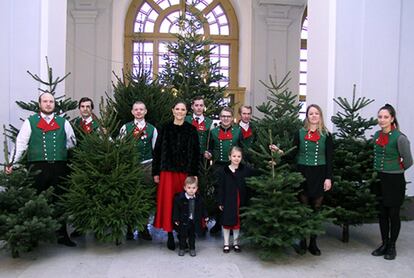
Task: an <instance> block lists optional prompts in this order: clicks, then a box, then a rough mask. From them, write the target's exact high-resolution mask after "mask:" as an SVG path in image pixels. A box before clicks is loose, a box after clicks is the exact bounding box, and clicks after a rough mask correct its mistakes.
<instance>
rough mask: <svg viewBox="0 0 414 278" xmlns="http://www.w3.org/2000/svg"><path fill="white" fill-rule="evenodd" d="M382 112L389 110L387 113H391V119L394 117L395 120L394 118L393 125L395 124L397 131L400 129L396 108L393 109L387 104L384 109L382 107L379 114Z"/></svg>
mask: <svg viewBox="0 0 414 278" xmlns="http://www.w3.org/2000/svg"><path fill="white" fill-rule="evenodd" d="M381 110H387V111H388V113H390V115H391V117H393V118H394V122H392V123H391V124H394V127H395V128H396V129H399V128H400V125H399V124H398V121H397V112H395V109H394V107H393V106H392V105H391V104H388V103H386V104H385V105H384V106H383V107H381V108H380V109H379V110H378V113H379V111H381Z"/></svg>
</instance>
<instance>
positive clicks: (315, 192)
mask: <svg viewBox="0 0 414 278" xmlns="http://www.w3.org/2000/svg"><path fill="white" fill-rule="evenodd" d="M297 169H298V171H299V172H300V173H301V174H302V175H303V177H304V178H305V181H304V182H302V184H301V189H302V190H303V191H302V192H303V194H304V195H305V196H307V197H309V198H319V197H322V196H323V193H324V190H323V184H324V183H325V179H326V166H325V165H318V166H306V165H301V164H298V165H297Z"/></svg>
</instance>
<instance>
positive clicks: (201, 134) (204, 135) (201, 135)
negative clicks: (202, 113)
mask: <svg viewBox="0 0 414 278" xmlns="http://www.w3.org/2000/svg"><path fill="white" fill-rule="evenodd" d="M185 121H186V122H187V123H190V124H192V123H193V116H192V115H187V116H186V117H185ZM212 123H213V121H212V120H211V119H210V118H207V117H204V124H205V129H203V130H201V129H199V128H197V127H196V128H197V133H198V141H199V142H200V154H204V152H205V151H206V150H207V142H208V134H209V132H211V131H210V129H211V124H212Z"/></svg>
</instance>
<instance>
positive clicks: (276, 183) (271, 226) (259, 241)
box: [241, 74, 329, 259]
mask: <svg viewBox="0 0 414 278" xmlns="http://www.w3.org/2000/svg"><path fill="white" fill-rule="evenodd" d="M288 82H289V74H287V75H286V76H285V77H284V78H283V79H282V81H281V82H280V83H278V82H277V81H273V79H272V78H270V85H267V84H265V83H263V84H264V85H265V86H266V88H267V89H268V91H269V93H270V95H269V97H268V102H267V103H264V104H262V105H260V106H259V107H257V108H258V110H259V111H260V112H262V113H263V117H262V118H261V119H255V121H254V124H255V126H256V128H257V132H258V135H257V141H256V143H255V144H254V145H253V148H252V149H251V150H250V152H251V155H252V159H253V161H254V165H255V167H256V168H258V169H260V170H262V171H263V173H264V174H263V175H261V176H258V177H252V178H250V179H249V181H248V186H249V187H250V188H251V189H252V191H253V192H254V193H253V197H252V198H251V200H250V204H249V205H248V206H247V207H246V208H245V209H244V210H243V211H244V212H243V213H242V214H241V216H242V223H243V227H245V228H243V231H244V236H245V238H246V239H247V240H249V241H250V242H251V243H252V244H253V245H254V246H256V247H258V248H259V249H260V256H261V257H262V258H264V259H270V258H272V257H273V255H274V254H275V253H277V251H280V250H281V249H283V248H286V247H289V246H292V244H293V242H294V241H295V240H297V239H300V238H304V237H307V236H310V235H312V234H321V233H322V232H323V228H322V223H323V222H324V221H326V220H327V216H328V214H329V211H327V210H322V211H320V212H319V213H314V212H313V210H312V209H311V208H309V207H308V206H305V205H303V204H302V203H300V202H299V201H298V198H297V194H298V190H299V186H300V183H301V182H302V181H303V177H302V175H301V174H300V173H298V172H295V171H293V170H292V168H291V167H290V166H289V164H288V163H287V161H289V159H288V160H285V159H283V160H282V157H281V155H280V153H271V152H270V151H269V145H270V144H273V143H274V144H277V145H278V146H279V147H280V148H281V149H283V150H285V156H288V155H289V153H290V152H291V151H292V150H293V149H294V148H293V143H292V139H293V134H294V132H296V131H297V130H298V129H299V127H301V126H302V124H301V121H300V120H299V118H298V117H299V110H300V104H298V103H297V100H296V99H297V96H295V95H293V94H292V92H291V91H289V89H288V87H287V84H288Z"/></svg>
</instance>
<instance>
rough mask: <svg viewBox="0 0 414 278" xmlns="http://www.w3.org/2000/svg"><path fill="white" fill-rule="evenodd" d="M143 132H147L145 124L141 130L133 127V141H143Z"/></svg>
mask: <svg viewBox="0 0 414 278" xmlns="http://www.w3.org/2000/svg"><path fill="white" fill-rule="evenodd" d="M145 130H147V124H145V126H144V128H143V129H140V128H139V127H138V126H135V129H134V131H133V133H132V134H133V135H134V137H135V139H143V138H142V137H144V136H145V134H146V133H145Z"/></svg>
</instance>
